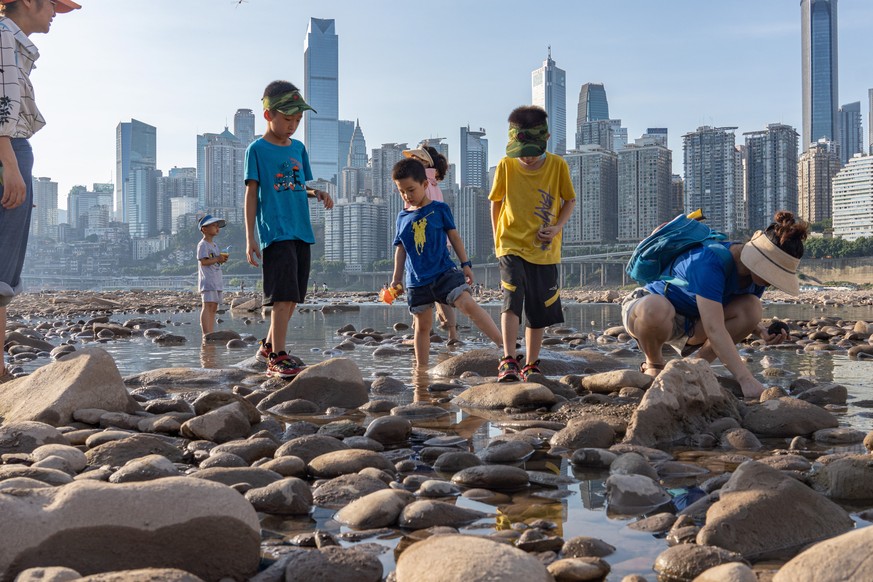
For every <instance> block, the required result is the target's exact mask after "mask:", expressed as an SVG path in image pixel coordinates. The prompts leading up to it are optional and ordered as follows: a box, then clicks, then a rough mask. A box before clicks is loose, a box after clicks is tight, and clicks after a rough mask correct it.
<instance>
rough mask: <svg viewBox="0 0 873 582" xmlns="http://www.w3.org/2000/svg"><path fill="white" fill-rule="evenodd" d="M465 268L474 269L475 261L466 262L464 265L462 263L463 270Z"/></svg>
mask: <svg viewBox="0 0 873 582" xmlns="http://www.w3.org/2000/svg"><path fill="white" fill-rule="evenodd" d="M464 267H470V268H471V269H472V268H473V261H464V262H463V263H461V268H462V269H463V268H464Z"/></svg>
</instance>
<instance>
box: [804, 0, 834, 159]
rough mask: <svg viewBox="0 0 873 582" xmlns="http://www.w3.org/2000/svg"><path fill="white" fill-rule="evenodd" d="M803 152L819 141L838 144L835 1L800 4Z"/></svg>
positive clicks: (809, 0)
mask: <svg viewBox="0 0 873 582" xmlns="http://www.w3.org/2000/svg"><path fill="white" fill-rule="evenodd" d="M800 12H801V43H802V58H803V67H802V68H803V135H802V139H803V142H802V148H803V150H804V151H805V150H806V149H808V148H809V147H810V145H811V144H812V143H814V142H816V141H818V140H819V139H822V138H824V139H827V140H829V141H835V142H838V141H839V127H838V125H837V107H838V105H837V104H838V103H839V101H838V87H837V79H838V74H837V73H838V66H837V63H838V60H837V0H801V2H800Z"/></svg>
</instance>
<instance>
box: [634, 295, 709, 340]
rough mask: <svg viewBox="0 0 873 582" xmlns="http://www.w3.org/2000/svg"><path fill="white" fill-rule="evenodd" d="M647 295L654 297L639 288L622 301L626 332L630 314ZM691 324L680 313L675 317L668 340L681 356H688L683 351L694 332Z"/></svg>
mask: <svg viewBox="0 0 873 582" xmlns="http://www.w3.org/2000/svg"><path fill="white" fill-rule="evenodd" d="M646 295H652V292H651V291H648V290H646V289H645V288H643V287H637V288H636V289H634V290H633V291H631V292H630V293H628V295H627V297H625V298H624V299H623V300H622V302H621V323H622V325H624V329H625V330H627V329H628V318H629V317H630V313H631V312H632V311H633V309H634V307H635V306H636V304H637V303H638V302H639V301H640V300H641V299H642V298H643V297H645V296H646ZM689 323H691V322H689V321H688V318H687V317H685V316H684V315H681V314H679V313H678V312H677V313H676V315H675V316H674V317H673V331H672V332H671V333H670V337H669V339H667V344H668V345H670V346H671V347H672V348H673V349H674V350H676V352H677V353H678V354H679V355H680V356H684V355H686V354H683V351H685V344H686V343H688V338H689V334H691V333H693V332H694V325H693V323H691V325H689ZM686 328H687V330H686ZM628 333H630V332H628ZM698 347H699V346H695V349H694V350H691V351H690V352H688V353H693V352H694V351H696V349H697V348H698Z"/></svg>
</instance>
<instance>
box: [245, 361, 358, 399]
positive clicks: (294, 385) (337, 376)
mask: <svg viewBox="0 0 873 582" xmlns="http://www.w3.org/2000/svg"><path fill="white" fill-rule="evenodd" d="M296 399H303V400H308V401H310V402H314V403H315V404H317V405H318V406H319V408H321V410H327V409H328V408H330V407H332V406H337V407H340V408H357V407H358V406H361V405H363V404H366V403H367V401H368V399H369V398H368V395H367V386H366V385H365V384H364V377H363V376H362V375H361V370H360V368H358V365H357V364H355V363H354V362H353V361H352V360H350V359H348V358H332V359H330V360H327V361H325V362H321V363H319V364H315V365H314V366H309V367H308V368H306V369H305V370H303V371H302V372H300V374H299V375H298V376H297V377H296V378H294V380H292V381H291V382H290V383H289V384H288V385H287V386H285V387H284V388H281V389H279V390H277V391H275V392H273V393H272V394H270V395H269V396H267V397H266V398H264V399H263V400H261V402H260V403H259V404H258V408H260V409H261V410H269V409H270V408H272V407H273V406H276V405H277V404H281V403H283V402H287V401H289V400H296Z"/></svg>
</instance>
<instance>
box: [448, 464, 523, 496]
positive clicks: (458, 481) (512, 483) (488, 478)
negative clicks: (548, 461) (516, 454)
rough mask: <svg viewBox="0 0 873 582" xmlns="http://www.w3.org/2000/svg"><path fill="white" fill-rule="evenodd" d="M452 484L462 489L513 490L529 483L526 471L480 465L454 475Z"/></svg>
mask: <svg viewBox="0 0 873 582" xmlns="http://www.w3.org/2000/svg"><path fill="white" fill-rule="evenodd" d="M452 483H454V484H455V485H460V486H462V487H477V488H478V487H481V488H484V489H496V490H514V489H521V488H524V487H527V486H528V485H529V483H530V479H529V478H528V475H527V471H525V470H524V469H519V468H518V467H512V466H509V465H480V466H478V467H469V468H467V469H463V470H462V471H459V472H457V473H455V474H454V476H453V477H452Z"/></svg>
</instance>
